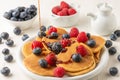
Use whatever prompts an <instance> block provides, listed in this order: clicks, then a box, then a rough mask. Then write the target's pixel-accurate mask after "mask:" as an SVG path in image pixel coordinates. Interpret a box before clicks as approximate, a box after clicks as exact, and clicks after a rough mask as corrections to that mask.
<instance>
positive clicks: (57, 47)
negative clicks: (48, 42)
mask: <svg viewBox="0 0 120 80" xmlns="http://www.w3.org/2000/svg"><path fill="white" fill-rule="evenodd" d="M51 49H52V51H53V52H55V53H56V54H58V53H60V52H61V51H62V45H61V44H60V42H54V43H52V47H51Z"/></svg>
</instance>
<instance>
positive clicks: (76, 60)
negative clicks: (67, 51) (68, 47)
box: [72, 53, 82, 62]
mask: <svg viewBox="0 0 120 80" xmlns="http://www.w3.org/2000/svg"><path fill="white" fill-rule="evenodd" d="M72 60H73V61H75V62H80V61H81V60H82V57H81V55H80V54H78V53H76V54H73V55H72Z"/></svg>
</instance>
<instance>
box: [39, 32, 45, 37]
mask: <svg viewBox="0 0 120 80" xmlns="http://www.w3.org/2000/svg"><path fill="white" fill-rule="evenodd" d="M38 36H39V37H40V38H42V37H44V36H46V33H45V32H43V31H39V32H38Z"/></svg>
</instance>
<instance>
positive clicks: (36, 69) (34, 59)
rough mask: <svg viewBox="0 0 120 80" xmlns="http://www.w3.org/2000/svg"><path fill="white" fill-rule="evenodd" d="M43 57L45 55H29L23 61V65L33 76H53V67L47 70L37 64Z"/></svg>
mask: <svg viewBox="0 0 120 80" xmlns="http://www.w3.org/2000/svg"><path fill="white" fill-rule="evenodd" d="M44 57H45V55H40V56H35V55H34V54H31V55H30V56H28V57H27V58H25V59H24V65H25V67H26V68H27V69H28V70H29V71H31V72H33V73H35V74H38V75H41V76H53V70H54V68H55V67H53V66H52V67H51V66H49V67H47V68H42V67H41V66H40V65H39V64H38V61H39V60H40V59H42V58H44Z"/></svg>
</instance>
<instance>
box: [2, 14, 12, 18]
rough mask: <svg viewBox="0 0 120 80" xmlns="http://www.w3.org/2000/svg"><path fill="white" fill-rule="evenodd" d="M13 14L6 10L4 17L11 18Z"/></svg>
mask: <svg viewBox="0 0 120 80" xmlns="http://www.w3.org/2000/svg"><path fill="white" fill-rule="evenodd" d="M11 16H12V14H11V13H9V12H5V13H4V15H3V17H5V18H6V19H10V18H11Z"/></svg>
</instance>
